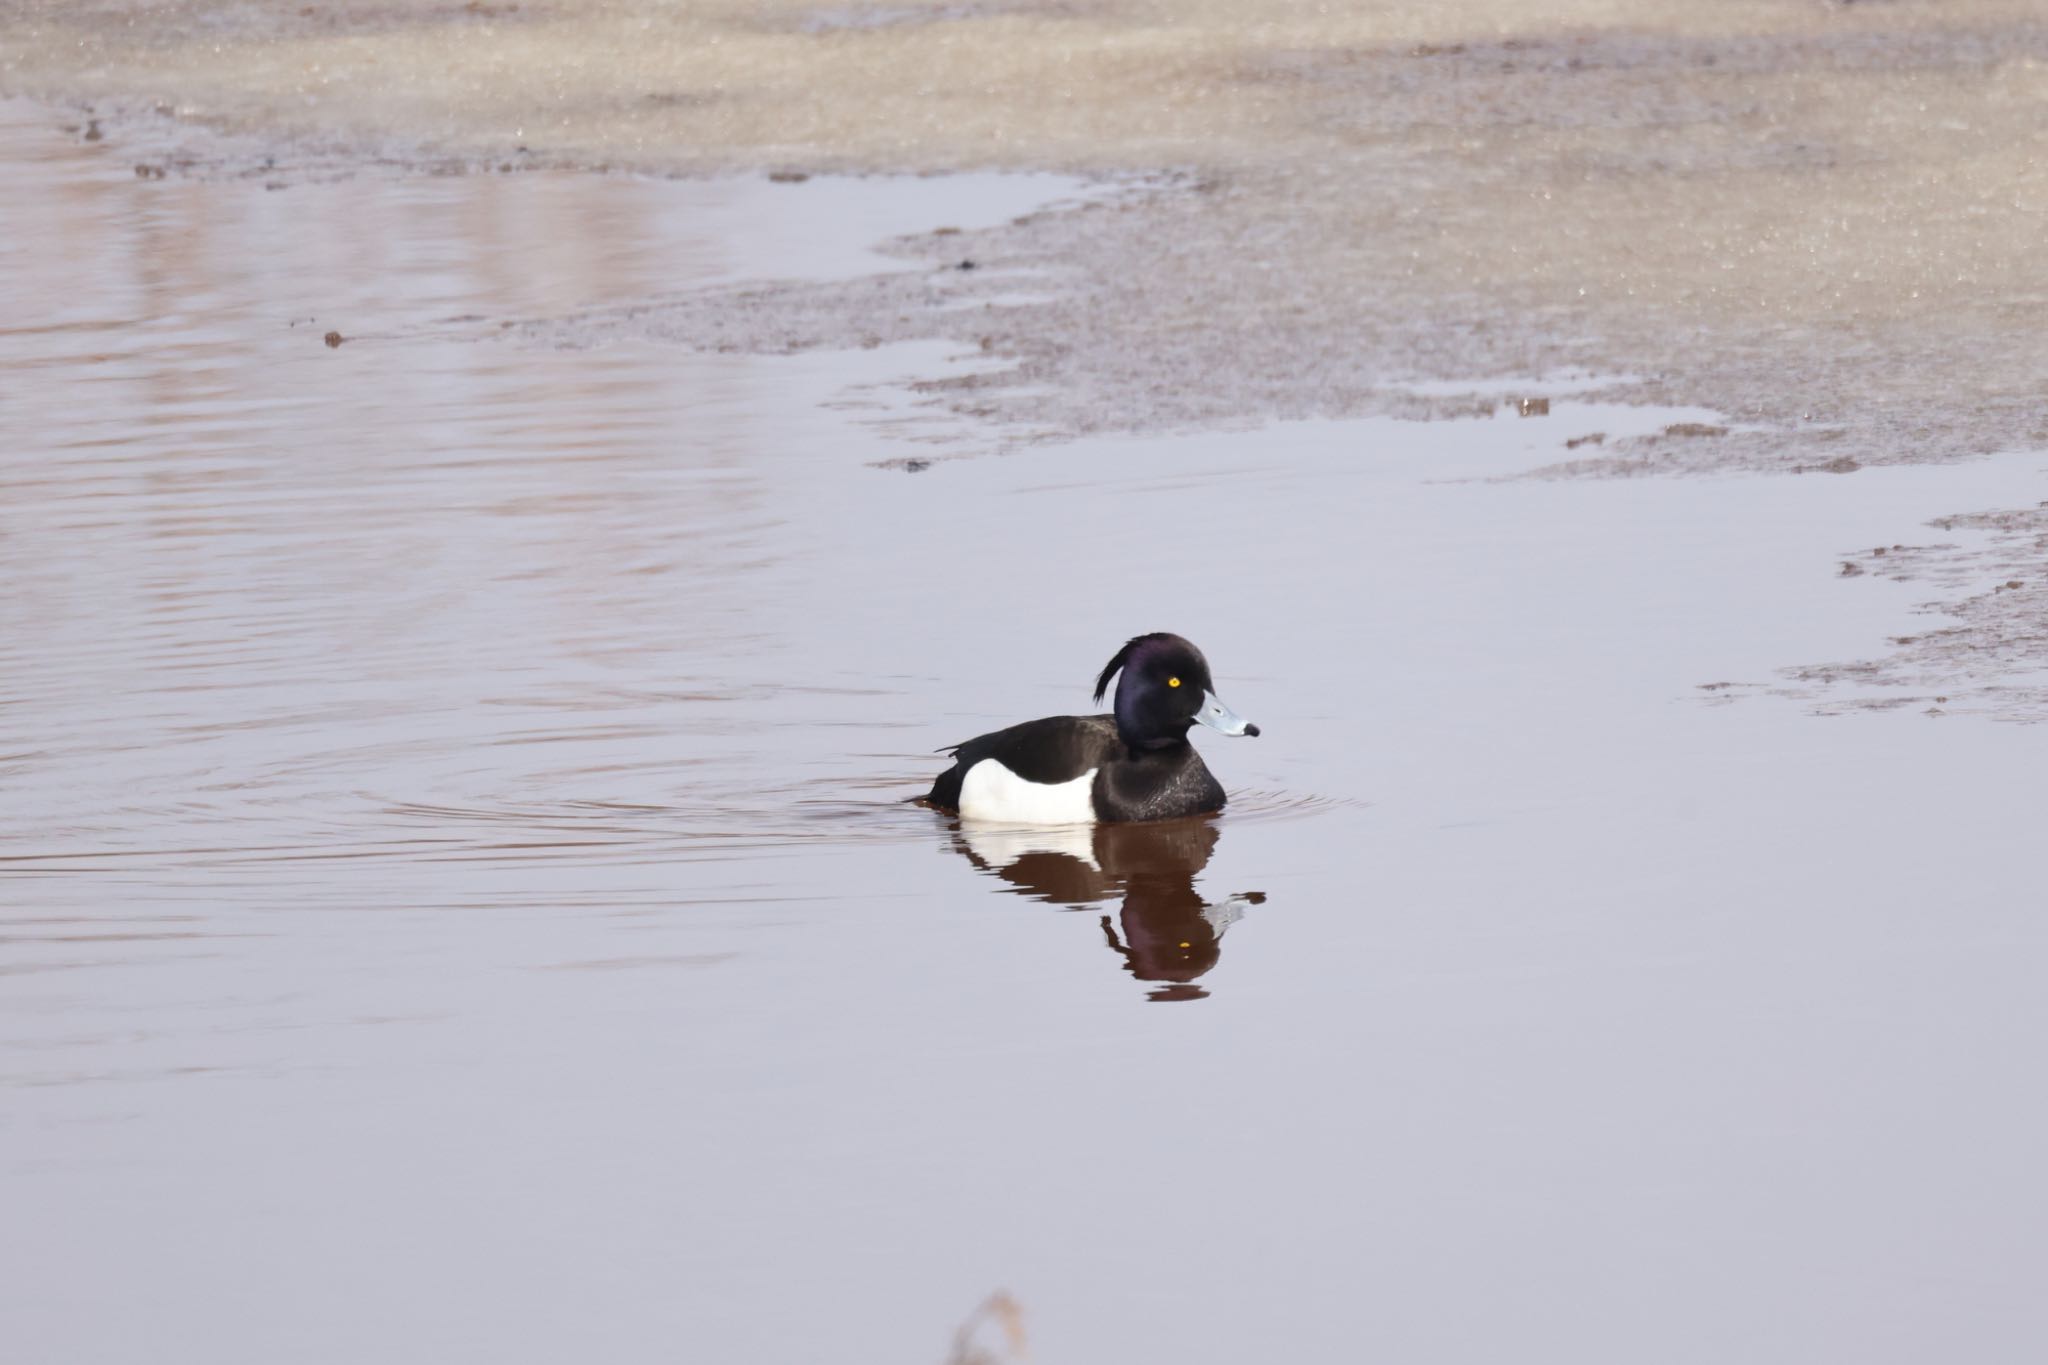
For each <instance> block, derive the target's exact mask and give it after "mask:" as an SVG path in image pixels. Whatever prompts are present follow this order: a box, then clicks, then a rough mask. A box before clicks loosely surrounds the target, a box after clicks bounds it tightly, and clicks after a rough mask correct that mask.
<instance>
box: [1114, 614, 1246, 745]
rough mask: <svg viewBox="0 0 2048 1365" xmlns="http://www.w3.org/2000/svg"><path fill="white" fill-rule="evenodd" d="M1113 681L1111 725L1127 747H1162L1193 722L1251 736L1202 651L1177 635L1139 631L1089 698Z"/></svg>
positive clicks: (1182, 738) (1177, 738)
mask: <svg viewBox="0 0 2048 1365" xmlns="http://www.w3.org/2000/svg"><path fill="white" fill-rule="evenodd" d="M1119 671H1121V672H1122V673H1123V677H1122V678H1121V679H1119V680H1118V682H1117V685H1116V707H1115V710H1116V728H1117V733H1118V734H1119V735H1121V736H1122V737H1123V741H1124V743H1126V744H1128V745H1130V746H1131V747H1132V748H1133V749H1163V748H1165V747H1166V746H1168V745H1170V744H1179V743H1182V742H1184V741H1185V740H1186V739H1187V734H1188V727H1189V726H1190V725H1193V724H1194V723H1195V722H1196V721H1200V722H1202V724H1204V725H1207V726H1210V727H1211V728H1213V729H1216V730H1220V731H1222V732H1223V733H1224V734H1226V735H1256V734H1257V733H1258V732H1259V727H1258V726H1256V725H1253V724H1252V723H1251V722H1250V721H1248V720H1246V719H1245V718H1244V717H1243V716H1240V715H1239V714H1237V712H1235V711H1233V710H1231V709H1230V708H1229V707H1227V706H1225V705H1224V704H1223V703H1222V702H1221V701H1220V700H1218V699H1217V696H1216V684H1215V682H1214V681H1213V680H1211V678H1210V677H1209V661H1208V660H1207V659H1204V658H1203V657H1202V651H1201V650H1199V649H1196V648H1195V647H1194V646H1193V645H1192V644H1189V643H1188V642H1187V641H1186V640H1183V639H1182V638H1181V637H1180V636H1178V635H1167V634H1164V633H1159V634H1153V635H1140V636H1138V637H1136V638H1135V639H1133V640H1131V641H1130V642H1129V643H1128V644H1126V645H1125V646H1124V647H1123V648H1122V649H1120V650H1118V651H1117V652H1116V657H1115V658H1114V659H1111V660H1110V661H1109V662H1108V663H1107V664H1105V665H1104V666H1103V669H1102V675H1101V676H1100V677H1098V678H1097V679H1096V680H1095V700H1096V701H1098V702H1099V701H1101V700H1102V694H1103V693H1104V692H1107V691H1108V690H1109V680H1110V679H1111V678H1114V677H1116V675H1117V673H1118V672H1119Z"/></svg>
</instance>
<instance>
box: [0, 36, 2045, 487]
mask: <svg viewBox="0 0 2048 1365" xmlns="http://www.w3.org/2000/svg"><path fill="white" fill-rule="evenodd" d="M1324 8H1326V7H1322V6H1315V5H1310V4H1305V3H1303V4H1294V3H1285V2H1284V0H1270V2H1269V3H1266V4H1263V5H1259V6H1256V7H1254V9H1253V10H1252V11H1251V12H1250V13H1249V14H1248V13H1247V10H1246V8H1245V7H1244V6H1242V5H1221V4H1204V5H1194V6H1162V5H1152V4H1145V3H1138V2H1137V0H1124V2H1123V3H1118V2H1117V0H1102V2H1101V3H1088V4H1075V5H1055V6H1029V7H1026V6H1018V5H1012V4H1003V3H989V4H966V5H953V4H943V5H940V4H915V3H913V4H890V5H887V6H869V5H818V4H789V3H770V4H765V5H763V4H755V5H746V6H734V5H721V4H695V5H684V6H680V7H678V6H657V5H652V4H646V3H596V4H581V5H562V4H545V3H540V4H534V3H526V4H452V3H451V4H443V5H426V6H417V7H404V8H394V7H392V6H389V5H384V4H370V3H354V4H329V5H321V6H302V5H298V4H270V5H250V6H243V7H240V8H238V9H236V10H234V11H232V12H228V13H221V12H218V11H216V10H215V9H214V8H213V7H209V6H202V5H182V6H180V5H172V6H158V5H141V4H133V3H118V2H116V3H102V4H96V5H91V6H71V7H65V8H63V9H61V10H55V11H53V10H51V9H50V8H48V7H45V6H39V5H20V4H14V5H8V6H0V39H4V40H5V48H6V51H7V52H8V56H7V58H6V59H5V62H4V64H0V87H4V88H5V89H6V90H8V91H10V92H13V93H23V94H32V95H37V96H41V97H44V98H56V99H65V100H70V101H74V102H80V103H82V104H84V105H87V106H89V107H90V109H91V110H94V111H97V112H96V113H88V114H85V115H82V116H81V122H80V124H79V128H80V130H81V131H80V135H81V136H89V135H97V134H98V133H99V132H100V130H101V128H102V127H104V128H106V129H109V130H111V129H112V128H114V127H116V126H118V127H119V128H120V129H121V130H122V133H123V135H124V136H133V137H144V138H146V139H147V144H148V145H147V146H146V148H145V150H144V151H142V152H141V153H139V154H138V168H139V169H140V171H141V173H143V174H145V175H150V174H156V173H159V172H162V171H166V170H168V171H170V172H171V173H181V172H182V173H191V172H201V173H205V172H221V171H225V172H231V173H232V172H237V171H239V172H246V173H256V174H262V175H265V176H267V177H272V178H275V179H277V180H278V181H279V182H280V183H285V182H286V181H288V180H289V179H290V178H291V177H292V176H293V175H306V174H332V173H334V172H335V171H336V170H337V169H341V168H346V167H351V166H360V165H362V164H364V163H365V162H383V163H387V164H395V165H428V166H433V167H436V168H440V169H444V170H447V169H489V170H503V169H508V168H509V169H516V168H521V167H527V166H561V165H572V166H608V167H625V168H633V169H641V170H652V171H661V172H700V171H705V170H710V169H737V168H771V169H777V170H779V171H781V172H782V173H783V174H785V175H791V176H795V175H802V174H805V173H808V172H813V171H819V170H852V171H860V170H878V169H879V170H914V171H931V170H953V169H960V168H963V167H970V166H989V167H1006V168H1031V169H1061V170H1083V171H1090V172H1095V173H1101V174H1109V175H1119V176H1128V175H1132V174H1148V175H1149V174H1155V173H1157V172H1160V171H1162V170H1171V171H1175V172H1178V174H1175V175H1174V176H1173V177H1172V178H1171V179H1170V181H1169V182H1167V183H1164V184H1161V185H1159V186H1157V187H1155V190H1154V192H1153V193H1150V194H1148V195H1145V196H1142V197H1139V198H1131V199H1125V200H1124V201H1122V202H1119V203H1118V204H1117V205H1116V206H1115V208H1114V211H1104V210H1100V209H1097V210H1094V211H1086V212H1083V211H1075V212H1069V213H1053V214H1043V215H1038V216H1035V217H1032V218H1029V219H1027V220H1024V221H1021V222H1019V223H1016V224H1012V225H1010V226H1008V227H1004V228H1000V229H996V230H994V231H991V232H986V233H979V234H960V235H951V236H946V237H938V238H925V239H920V240H915V241H909V242H905V243H904V244H903V247H902V249H903V250H904V251H905V252H906V253H907V254H909V255H911V256H912V257H913V258H915V259H918V260H921V261H923V262H924V263H926V264H928V265H929V266H930V267H931V268H932V270H934V271H940V270H943V269H945V268H947V267H949V266H955V265H958V264H959V263H960V262H962V261H972V262H973V263H974V264H975V266H976V267H978V269H977V270H976V271H974V272H972V276H973V277H972V278H971V279H948V280H946V282H945V285H944V287H943V288H933V287H927V283H926V282H924V281H919V280H915V279H910V278H898V279H893V280H887V281H872V282H865V283H862V284H857V285H839V286H833V287H830V288H825V289H816V288H790V289H784V290H765V291H761V290H757V291H750V292H748V293H745V294H742V295H733V296H725V297H714V298H699V299H692V300H687V301H684V302H683V303H681V304H679V305H677V306H676V307H674V308H671V309H666V310H658V311H654V312H649V313H642V314H638V315H636V316H635V317H634V318H632V319H630V320H628V321H625V322H613V323H610V324H607V325H606V326H605V327H603V328H600V329H598V330H599V332H600V334H602V335H612V334H617V333H620V332H625V333H631V332H636V331H638V332H646V333H653V334H659V335H662V336H667V337H671V338H674V339H677V340H681V341H685V342H688V343H691V344H695V345H700V346H707V347H730V348H737V349H763V350H784V349H789V348H792V347H807V346H839V345H847V344H860V343H861V342H862V341H863V340H865V339H867V338H870V337H875V336H879V337H881V338H883V339H891V340H893V339H921V338H931V337H943V338H947V339H954V340H964V341H967V342H970V343H972V344H975V345H979V346H981V347H983V348H984V349H986V350H987V351H988V352H989V353H990V354H991V355H992V356H995V357H999V358H1002V359H1005V360H1007V361H1009V362H1011V364H1012V368H1011V370H1010V372H1009V373H1008V374H1007V375H1006V376H1003V377H1000V378H997V377H988V376H983V377H979V378H976V379H975V380H973V381H971V382H970V383H968V384H966V385H965V386H964V387H955V388H948V389H942V390H939V391H937V392H936V393H935V395H934V396H935V397H938V398H940V399H941V400H943V401H944V402H945V403H947V404H949V405H951V406H954V407H956V408H958V409H960V410H961V411H966V412H972V413H973V414H975V415H977V416H981V417H992V418H995V419H997V420H999V421H1003V422H1006V423H1010V424H1013V425H1014V426H1016V427H1018V428H1020V429H1022V430H1027V431H1039V432H1050V433H1058V434H1074V433H1081V432H1093V431H1106V430H1126V431H1145V430H1158V429H1168V428H1174V427H1180V426H1188V425H1206V424H1211V423H1214V422H1217V421H1224V420H1248V419H1260V418H1269V417H1299V416H1310V415H1320V416H1341V415H1352V414H1359V413H1367V412H1382V411H1389V410H1395V409H1396V408H1397V406H1398V405H1399V404H1400V403H1401V402H1403V401H1404V400H1403V398H1402V396H1401V394H1400V393H1399V387H1398V386H1399V385H1400V384H1401V383H1402V382H1403V381H1407V380H1413V379H1426V378H1435V379H1443V378H1454V377H1455V378H1461V379H1463V378H1485V377H1489V376H1497V375H1513V376H1528V375H1540V374H1545V373H1550V372H1553V371H1558V370H1564V369H1572V370H1580V371H1590V372H1595V373H1604V374H1627V375H1631V376H1635V377H1637V379H1636V382H1635V383H1633V384H1631V385H1629V386H1627V387H1626V388H1624V389H1620V390H1617V391H1616V393H1615V395H1614V396H1617V397H1625V398H1628V399H1631V400H1637V401H1662V402H1686V403H1697V404H1701V405H1705V406H1710V407H1713V408H1715V409H1717V410H1719V411H1723V412H1726V413H1728V414H1730V415H1731V416H1732V417H1734V418H1735V419H1736V420H1737V422H1738V424H1747V425H1750V426H1754V427H1758V428H1761V430H1759V431H1755V432H1746V433H1742V434H1738V435H1735V436H1732V437H1731V438H1730V439H1726V440H1721V441H1688V442H1683V443H1674V444H1671V445H1669V446H1667V447H1660V448H1657V449H1654V450H1649V451H1638V452H1626V453H1620V454H1617V453H1614V452H1599V453H1597V454H1596V455H1595V456H1594V457H1593V458H1590V459H1587V460H1584V461H1582V462H1580V463H1579V464H1577V465H1574V466H1573V467H1572V468H1573V470H1574V471H1576V472H1586V473H1637V472H1642V471H1643V470H1644V469H1659V470H1661V469H1672V470H1697V469H1710V468H1728V467H1744V468H1783V467H1794V466H1799V465H1811V464H1816V463H1826V462H1829V461H1835V460H1839V459H1841V458H1843V457H1845V456H1846V457H1848V458H1851V459H1854V460H1855V461H1857V462H1859V463H1874V462H1877V463H1881V462H1891V461H1898V460H1921V459H1945V458H1953V457H1956V456H1961V455H1967V454H1972V453H1977V452H1983V451H1990V450H1996V449H2003V448H2011V447H2015V446H2041V445H2048V409H2044V405H2043V403H2042V402H2041V400H2040V395H2041V393H2042V392H2043V390H2044V388H2048V348H2044V347H2042V346H2041V345H2039V344H2038V340H2037V328H2036V326H2035V320H2036V319H2037V318H2038V316H2039V313H2040V310H2041V308H2042V307H2043V305H2044V304H2048V257H2044V256H2043V253H2041V252H2040V251H2039V250H2038V249H2037V248H2038V246H2039V244H2040V242H2041V241H2042V240H2044V238H2048V158H2044V157H2043V156H2042V151H2043V149H2044V146H2048V79H2044V76H2043V73H2044V70H2048V21H2044V20H2043V19H2042V18H2041V17H2040V15H2039V13H2038V10H2037V9H2035V8H2034V7H2032V6H2028V5H2022V4H2016V3H1997V2H1995V0H1975V2H1974V3H1962V4H1954V3H1949V4H1940V5H1936V4H1933V3H1931V2H1930V3H1917V4H1916V3H1903V4H1886V5H1853V6H1851V5H1839V6H1837V5H1821V4H1811V3H1797V4H1793V3H1751V4H1741V5H1732V6H1716V7H1714V9H1713V11H1712V12H1711V13H1699V12H1696V11H1697V7H1687V6H1682V5H1677V4H1652V5H1646V6H1631V7H1629V8H1628V10H1627V12H1626V14H1618V13H1617V12H1616V11H1615V10H1614V8H1613V7H1611V6H1607V5H1599V4H1592V3H1579V4H1565V5H1556V6H1549V7H1546V8H1547V14H1546V16H1545V17H1544V18H1542V19H1540V20H1538V19H1532V18H1530V17H1529V16H1528V15H1527V13H1526V7H1524V6H1517V5H1511V4H1507V3H1504V2H1503V0H1491V2H1487V0H1475V2H1474V3H1466V4H1459V5H1453V6H1437V7H1432V8H1431V10H1430V11H1429V12H1428V13H1427V14H1420V13H1410V12H1395V11H1393V10H1392V9H1387V10H1381V9H1379V8H1377V7H1365V8H1364V9H1363V10H1362V11H1359V12H1353V13H1347V14H1344V15H1341V16H1332V15H1328V14H1324V13H1322V12H1321V10H1322V9H1324ZM158 110H160V111H163V113H164V114H165V115H168V118H163V117H158V116H156V115H154V114H153V113H152V112H151V111H158ZM91 118H97V119H99V121H100V122H99V124H98V125H92V124H89V123H87V122H85V121H84V120H86V119H91ZM191 124H198V125H204V126H206V127H208V128H212V129H222V130H228V131H234V132H242V133H255V134H258V135H260V141H259V142H257V143H254V144H245V145H243V146H240V147H238V148H232V149H229V148H223V147H221V146H220V145H218V144H205V145H201V144H195V143H192V142H190V141H187V140H184V139H181V138H180V137H178V136H177V135H176V133H177V130H178V127H179V126H182V125H191ZM151 125H160V126H151ZM280 138H284V139H287V140H289V143H290V146H289V148H280V147H279V146H278V145H277V143H278V140H279V139H280ZM1020 290H1028V291H1029V293H1030V294H1031V295H1033V296H1034V297H1032V298H1029V299H1021V300H1020V299H1018V298H1016V297H1014V296H1015V295H1017V294H1018V293H1019V292H1020ZM1038 295H1043V297H1035V296H1038ZM547 335H549V336H551V337H552V338H554V339H560V340H579V339H584V337H585V334H584V333H582V332H580V331H579V330H578V327H577V326H576V325H569V326H566V327H563V328H561V329H559V330H557V331H554V332H550V333H547Z"/></svg>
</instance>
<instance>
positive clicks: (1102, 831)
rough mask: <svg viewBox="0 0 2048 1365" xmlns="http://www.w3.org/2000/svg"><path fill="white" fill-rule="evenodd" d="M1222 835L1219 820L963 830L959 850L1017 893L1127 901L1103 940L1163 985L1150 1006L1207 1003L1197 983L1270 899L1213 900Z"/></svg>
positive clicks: (1067, 901) (1058, 901) (1106, 925)
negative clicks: (1209, 893) (1208, 874)
mask: <svg viewBox="0 0 2048 1365" xmlns="http://www.w3.org/2000/svg"><path fill="white" fill-rule="evenodd" d="M1220 837H1221V831H1220V830H1219V829H1218V827H1217V824H1216V822H1215V821H1214V820H1213V819H1196V820H1163V821H1158V822H1153V823H1145V824H1130V825H1075V826H1067V827H1059V828H1046V829H1024V828H1004V827H987V826H976V825H972V824H958V825H955V826H953V847H954V848H955V849H956V850H958V851H959V852H960V853H961V854H962V855H964V856H965V857H966V858H967V860H968V861H969V862H971V863H973V864H974V866H975V867H976V868H978V869H980V870H981V871H983V872H987V873H989V874H991V875H992V876H995V877H999V878H1001V879H1002V880H1003V881H1005V882H1008V883H1009V884H1010V886H1011V887H1012V888H1013V889H1014V890H1015V892H1016V893H1017V894H1019V895H1024V896H1029V897H1031V898H1032V899H1033V900H1041V901H1046V902H1048V903H1050V904H1053V905H1064V906H1070V907H1073V908H1075V909H1082V908H1086V907H1088V906H1092V905H1097V904H1100V903H1101V902H1103V901H1107V900H1112V899H1114V898H1116V897H1117V896H1118V895H1121V896H1122V897H1123V906H1122V908H1121V910H1120V911H1119V912H1118V914H1117V915H1116V916H1115V918H1114V920H1113V919H1112V917H1111V916H1109V915H1106V914H1105V915H1104V916H1102V933H1103V937H1104V939H1105V940H1106V941H1107V943H1108V944H1109V947H1110V949H1111V950H1112V951H1113V952H1115V953H1116V954H1117V955H1118V956H1119V957H1121V958H1122V959H1123V962H1124V970H1125V971H1127V972H1129V973H1130V974H1131V975H1132V976H1135V977H1137V978H1138V980H1140V981H1150V982H1157V983H1161V984H1159V985H1158V986H1156V987H1155V989H1153V990H1152V991H1151V992H1149V993H1148V995H1147V998H1148V999H1151V1000H1200V999H1203V998H1205V997H1206V996H1207V995H1208V994H1209V992H1208V991H1207V990H1206V989H1204V988H1203V987H1201V986H1199V985H1197V984H1195V983H1196V980H1197V979H1198V978H1200V977H1202V976H1205V975H1207V974H1208V972H1209V970H1210V969H1211V968H1213V967H1214V966H1215V965H1216V964H1217V962H1218V961H1220V960H1221V959H1222V956H1223V934H1224V931H1225V930H1227V929H1229V927H1230V926H1231V925H1233V924H1235V923H1236V922H1237V921H1238V920H1239V919H1241V918H1242V917H1243V915H1244V911H1245V907H1247V906H1251V905H1260V904H1263V903H1264V902H1265V899H1266V897H1265V893H1264V892H1261V891H1249V892H1243V893H1240V894H1236V895H1231V896H1226V897H1225V898H1223V899H1222V900H1219V901H1213V902H1212V901H1205V900H1203V899H1202V896H1201V893H1200V892H1198V891H1197V890H1196V889H1195V877H1196V876H1197V874H1199V873H1200V872H1201V871H1202V869H1203V868H1204V867H1206V866H1208V863H1209V857H1210V855H1211V854H1212V853H1213V852H1215V849H1216V843H1217V840H1218V839H1219V838H1220Z"/></svg>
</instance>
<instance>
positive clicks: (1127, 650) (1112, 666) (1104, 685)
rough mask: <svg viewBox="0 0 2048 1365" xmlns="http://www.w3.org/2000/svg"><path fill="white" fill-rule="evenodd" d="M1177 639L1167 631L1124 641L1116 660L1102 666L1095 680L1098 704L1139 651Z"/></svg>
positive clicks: (1156, 631) (1135, 636)
mask: <svg viewBox="0 0 2048 1365" xmlns="http://www.w3.org/2000/svg"><path fill="white" fill-rule="evenodd" d="M1175 638H1176V637H1175V636H1173V635H1171V634H1169V633H1167V632H1166V631H1163V630H1155V631H1153V632H1152V633H1151V634H1150V635H1133V636H1132V637H1131V638H1130V639H1128V640H1126V641H1124V647H1123V648H1122V649H1120V650H1118V651H1117V652H1116V657H1115V658H1114V659H1111V660H1110V661H1109V662H1108V663H1106V664H1104V665H1103V666H1102V672H1101V674H1100V675H1099V676H1098V677H1097V678H1096V679H1095V700H1096V701H1098V702H1100V701H1101V700H1102V694H1103V693H1105V692H1107V691H1109V680H1110V679H1111V678H1114V677H1115V676H1116V675H1117V670H1118V669H1120V668H1122V667H1123V666H1124V665H1125V664H1127V663H1129V662H1130V661H1131V656H1132V655H1133V654H1135V653H1137V652H1138V650H1139V649H1141V648H1143V647H1144V646H1146V645H1149V644H1151V643H1153V642H1154V641H1155V640H1172V639H1175Z"/></svg>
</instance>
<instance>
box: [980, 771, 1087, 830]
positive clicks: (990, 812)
mask: <svg viewBox="0 0 2048 1365" xmlns="http://www.w3.org/2000/svg"><path fill="white" fill-rule="evenodd" d="M1095 773H1096V770H1095V769H1094V768H1090V769H1089V770H1088V771H1087V772H1085V773H1082V774H1081V775H1080V776H1079V777H1077V778H1075V779H1074V780H1073V781H1071V782H1027V781H1025V780H1024V779H1023V778H1021V777H1019V776H1017V774H1015V773H1013V772H1011V771H1010V770H1009V769H1008V768H1005V767H1004V766H1003V765H1002V764H1000V763H998V762H996V761H995V760H994V759H992V758H984V759H983V760H981V762H979V763H977V764H975V765H974V766H973V767H971V768H969V769H968V770H967V775H966V776H965V777H963V778H961V779H960V818H961V819H963V820H988V821H992V822H998V823H1001V824H1005V825H1081V824H1088V823H1090V822H1092V821H1093V820H1094V819H1095V800H1094V793H1095Z"/></svg>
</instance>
